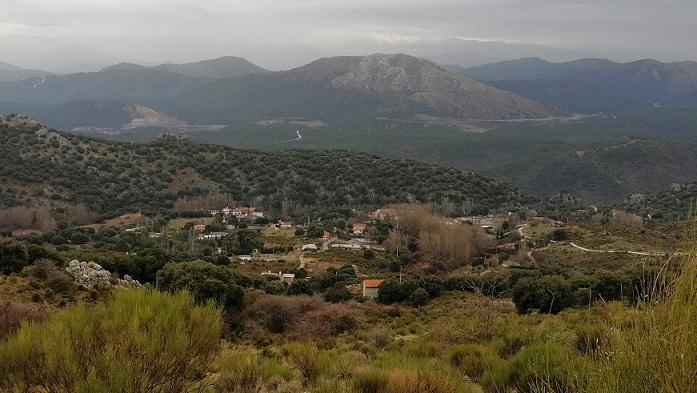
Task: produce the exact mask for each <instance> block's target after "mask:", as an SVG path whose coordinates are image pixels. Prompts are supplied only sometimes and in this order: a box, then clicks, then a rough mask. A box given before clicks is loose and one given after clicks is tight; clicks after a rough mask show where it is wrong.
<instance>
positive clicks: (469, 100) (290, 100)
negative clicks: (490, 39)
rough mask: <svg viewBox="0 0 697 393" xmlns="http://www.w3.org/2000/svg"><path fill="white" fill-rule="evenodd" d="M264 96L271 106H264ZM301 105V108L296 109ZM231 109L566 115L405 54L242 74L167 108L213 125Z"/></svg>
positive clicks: (278, 113)
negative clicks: (195, 115) (193, 114)
mask: <svg viewBox="0 0 697 393" xmlns="http://www.w3.org/2000/svg"><path fill="white" fill-rule="evenodd" d="M274 83H275V86H274ZM268 96H274V97H275V99H276V100H275V101H274V102H268V101H267V97H268ZM255 100H256V101H255ZM303 100H304V101H306V104H307V105H306V107H302V104H303V102H302V101H303ZM299 101H300V102H299ZM255 102H256V103H257V104H255ZM367 103H370V105H365V104H367ZM221 104H222V105H221ZM234 104H239V105H240V108H242V110H239V111H238V112H241V115H240V116H242V117H255V116H256V117H259V116H264V113H263V111H259V110H258V109H257V108H255V106H258V107H266V108H270V109H269V111H268V113H266V116H267V117H306V116H308V115H311V113H312V111H311V110H310V109H311V108H313V109H314V111H315V113H317V114H318V115H317V116H322V114H325V119H326V116H336V117H351V116H354V117H355V116H378V115H379V116H390V115H398V116H399V115H401V116H403V115H404V114H405V113H406V114H412V115H413V114H417V113H420V112H421V113H425V114H429V115H435V116H445V117H455V118H462V119H521V118H548V117H554V116H562V115H564V114H565V112H564V111H561V110H557V109H554V108H551V107H548V106H546V105H542V104H539V103H536V102H533V101H531V100H528V99H524V98H522V97H518V96H516V95H514V94H512V93H509V92H504V91H501V90H498V89H495V88H493V87H490V86H487V85H485V84H483V83H481V82H478V81H475V80H473V79H471V78H468V77H465V76H462V75H459V74H455V73H453V72H451V71H449V70H447V69H446V68H444V67H442V66H440V65H437V64H435V63H433V62H430V61H428V60H424V59H420V58H417V57H413V56H409V55H404V54H373V55H368V56H338V57H330V58H322V59H318V60H315V61H313V62H311V63H309V64H306V65H304V66H302V67H298V68H295V69H292V70H289V71H280V72H275V73H273V74H266V75H264V77H263V78H259V77H257V76H255V75H248V76H245V77H242V78H234V79H227V80H224V81H219V82H215V83H211V84H209V85H207V86H203V87H200V88H197V89H195V90H192V91H189V92H185V93H183V94H182V95H180V96H178V97H176V98H175V99H174V102H173V104H172V105H173V107H175V108H180V109H181V110H184V111H189V112H195V111H196V110H195V109H193V110H192V108H195V107H196V106H198V107H199V108H200V109H199V110H198V112H200V113H204V112H206V111H208V112H209V113H210V114H211V116H213V117H214V118H208V119H206V117H205V116H204V117H202V118H197V119H196V120H197V121H212V122H219V121H220V120H221V119H223V117H221V114H223V115H225V114H227V112H229V108H230V105H234ZM342 107H343V108H344V109H347V110H342ZM213 108H215V109H213ZM233 108H234V106H233ZM226 110H227V112H226ZM172 111H174V112H176V109H173V110H172ZM351 111H353V112H351ZM238 114H239V113H238ZM192 120H193V119H192Z"/></svg>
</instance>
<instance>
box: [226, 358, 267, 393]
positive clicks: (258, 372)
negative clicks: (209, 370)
mask: <svg viewBox="0 0 697 393" xmlns="http://www.w3.org/2000/svg"><path fill="white" fill-rule="evenodd" d="M259 361H260V359H259V358H258V356H255V355H251V354H248V353H242V352H236V353H233V354H226V356H223V357H222V358H221V359H219V360H218V362H217V363H218V364H217V368H218V379H217V381H216V382H215V390H216V392H220V393H227V392H238V393H259V392H261V390H262V389H263V387H264V380H265V379H266V378H267V376H266V375H264V374H263V373H262V369H261V368H260V367H259Z"/></svg>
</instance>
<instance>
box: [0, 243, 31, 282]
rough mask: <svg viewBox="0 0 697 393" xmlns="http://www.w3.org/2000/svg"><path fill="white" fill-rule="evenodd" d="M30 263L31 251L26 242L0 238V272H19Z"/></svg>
mask: <svg viewBox="0 0 697 393" xmlns="http://www.w3.org/2000/svg"><path fill="white" fill-rule="evenodd" d="M28 264H29V253H28V252H27V247H26V245H25V244H24V243H21V242H18V241H16V240H0V273H2V274H10V273H18V272H20V271H21V270H22V268H24V267H25V266H27V265H28Z"/></svg>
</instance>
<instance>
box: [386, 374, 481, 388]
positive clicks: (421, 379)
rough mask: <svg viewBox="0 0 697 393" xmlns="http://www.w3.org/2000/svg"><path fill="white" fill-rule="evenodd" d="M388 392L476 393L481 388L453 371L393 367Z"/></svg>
mask: <svg viewBox="0 0 697 393" xmlns="http://www.w3.org/2000/svg"><path fill="white" fill-rule="evenodd" d="M388 380H389V385H388V388H387V390H386V392H387V393H403V392H410V393H474V392H477V391H478V390H479V389H478V388H477V387H476V386H474V385H473V384H472V383H469V382H467V381H466V380H463V379H459V378H456V377H455V376H454V375H453V373H448V372H444V371H436V370H433V369H425V370H419V371H416V370H410V369H393V370H390V371H389V372H388Z"/></svg>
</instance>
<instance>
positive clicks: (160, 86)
mask: <svg viewBox="0 0 697 393" xmlns="http://www.w3.org/2000/svg"><path fill="white" fill-rule="evenodd" d="M209 81H210V79H203V78H193V77H189V76H185V75H181V74H175V73H172V72H167V71H160V70H151V69H140V68H135V67H133V66H130V65H129V66H125V65H120V66H116V67H111V68H108V69H105V70H102V71H99V72H88V73H77V74H70V75H49V76H44V77H37V78H31V79H26V80H23V81H19V82H3V83H0V102H4V103H24V104H28V103H34V104H66V103H69V102H72V101H76V100H82V99H97V100H112V101H127V102H132V103H138V104H145V105H148V104H150V103H153V102H159V101H161V100H163V99H167V98H170V97H174V96H176V95H178V94H180V93H182V92H183V91H186V90H188V89H192V88H194V87H197V86H201V85H204V84H206V83H208V82H209Z"/></svg>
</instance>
